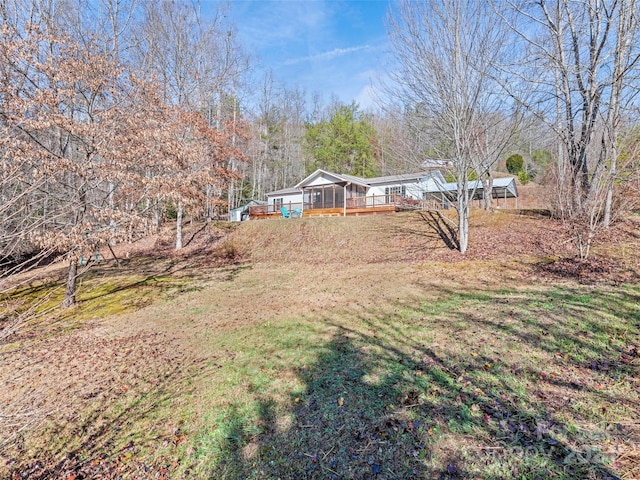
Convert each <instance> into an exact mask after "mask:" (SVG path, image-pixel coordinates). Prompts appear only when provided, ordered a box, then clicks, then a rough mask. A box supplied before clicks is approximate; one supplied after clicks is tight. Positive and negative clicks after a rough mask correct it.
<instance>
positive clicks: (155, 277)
mask: <svg viewBox="0 0 640 480" xmlns="http://www.w3.org/2000/svg"><path fill="white" fill-rule="evenodd" d="M447 225H448V223H447V221H446V220H444V219H441V218H438V217H437V216H431V215H421V214H419V213H417V212H413V213H403V214H397V215H380V216H374V217H347V218H313V219H302V220H283V219H277V220H265V221H260V222H248V223H245V224H242V225H235V226H231V225H226V224H219V225H211V226H209V227H207V228H205V229H202V230H200V231H199V233H198V235H197V236H196V237H195V238H194V240H193V241H192V242H191V243H189V245H188V247H187V248H185V250H184V251H183V252H181V253H179V254H176V253H173V252H172V251H171V241H170V235H169V234H168V235H167V236H166V237H162V238H158V239H156V241H155V242H151V241H148V242H147V243H146V244H145V245H144V246H142V245H139V246H135V245H129V246H127V245H123V246H122V247H121V248H122V249H123V250H122V252H123V257H125V255H124V249H127V250H128V251H129V258H128V259H127V258H123V260H122V266H121V267H117V266H116V265H115V264H114V262H111V261H107V260H104V261H101V263H98V264H95V265H94V266H93V267H92V269H90V270H89V271H88V272H86V273H85V274H84V275H83V277H82V279H81V284H80V295H79V300H80V302H79V304H78V305H77V306H76V307H74V308H73V309H70V310H67V311H64V312H63V311H59V310H56V309H52V302H54V301H55V298H56V297H55V295H57V294H58V293H56V292H60V285H61V281H62V279H63V276H64V275H63V273H64V272H63V270H62V269H57V270H56V268H55V266H49V267H48V269H47V270H43V271H42V272H40V276H39V277H38V278H37V280H35V281H34V283H33V284H31V285H23V286H22V287H20V289H19V290H17V291H14V292H13V293H12V295H10V296H8V297H7V298H4V299H3V302H4V305H12V308H16V309H19V308H24V307H25V306H27V305H28V304H29V302H34V301H35V300H36V299H37V298H39V297H41V296H43V295H45V294H49V293H50V294H51V298H50V299H49V301H48V303H46V304H45V306H44V307H43V309H41V310H38V311H37V313H38V315H37V316H36V317H34V318H33V319H31V320H30V321H28V322H26V323H24V324H23V325H22V328H21V329H20V331H19V332H18V333H16V334H15V335H13V336H11V337H10V338H9V339H8V340H7V341H5V342H4V343H3V344H0V358H1V359H2V361H1V362H0V386H1V387H2V388H0V431H2V432H4V433H5V434H4V435H3V436H1V437H0V478H27V479H48V478H65V479H69V478H77V479H79V478H98V479H100V478H141V479H146V478H196V479H199V478H203V479H206V478H216V479H228V480H234V479H238V478H254V479H275V478H282V479H294V478H318V479H324V478H345V479H369V478H388V479H391V478H443V479H461V478H505V479H519V478H523V477H524V478H536V476H537V477H540V478H551V477H554V478H560V479H566V480H569V479H572V478H616V477H618V478H625V475H626V477H629V478H631V476H632V475H634V472H635V471H637V468H638V467H639V466H640V456H638V454H637V450H633V445H637V444H638V442H639V441H640V429H638V422H639V421H640V411H639V409H638V405H640V398H639V397H638V395H639V394H638V392H640V384H639V383H638V382H639V381H640V380H639V378H640V376H639V375H638V369H639V368H640V350H639V349H638V348H639V347H640V345H639V344H638V341H637V340H638V338H640V317H639V314H638V309H637V305H638V303H640V289H639V287H638V283H639V282H638V273H639V272H640V268H639V267H640V266H639V265H638V259H637V255H636V252H637V251H638V247H639V245H638V241H639V240H638V239H639V238H640V235H638V228H637V224H636V223H634V222H633V221H631V222H630V223H627V224H624V225H620V226H618V227H617V228H616V230H615V231H613V232H611V233H610V234H609V237H610V238H607V239H604V238H603V240H608V241H607V242H606V243H604V244H601V245H600V246H599V247H598V249H597V251H599V252H600V253H603V256H595V257H594V259H593V260H592V261H591V262H587V263H584V262H576V261H575V260H573V258H572V248H571V245H570V243H567V237H565V236H564V235H563V234H562V228H561V225H559V224H557V223H556V222H554V221H552V220H550V219H548V218H546V217H541V216H539V215H535V216H523V215H515V214H514V212H499V213H498V212H496V213H493V214H489V213H484V212H474V215H473V218H472V234H471V247H470V251H469V252H468V254H467V255H466V256H464V257H463V256H461V255H459V254H458V253H457V252H456V251H455V250H454V249H451V248H449V247H448V246H447V242H451V233H450V232H449V230H448V228H447ZM196 231H198V227H197V226H193V227H191V230H190V232H191V233H195V232H196ZM574 267H575V268H574ZM56 289H58V290H56ZM60 293H62V292H60ZM522 452H526V454H523V453H522ZM634 452H635V453H634ZM585 458H587V460H584V459H585ZM576 459H577V460H576Z"/></svg>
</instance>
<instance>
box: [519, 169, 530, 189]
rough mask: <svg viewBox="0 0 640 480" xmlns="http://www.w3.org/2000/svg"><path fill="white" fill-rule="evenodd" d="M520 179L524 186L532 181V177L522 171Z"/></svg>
mask: <svg viewBox="0 0 640 480" xmlns="http://www.w3.org/2000/svg"><path fill="white" fill-rule="evenodd" d="M518 179H520V183H521V184H522V185H526V184H527V183H529V182H530V181H531V175H529V174H528V173H527V172H525V171H524V170H520V171H519V172H518Z"/></svg>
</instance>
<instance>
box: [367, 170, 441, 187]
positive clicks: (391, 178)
mask: <svg viewBox="0 0 640 480" xmlns="http://www.w3.org/2000/svg"><path fill="white" fill-rule="evenodd" d="M433 176H434V173H433V172H417V173H403V174H402V175H387V176H386V177H375V178H367V179H365V181H366V182H367V183H368V184H369V185H377V184H379V183H398V182H405V181H407V180H420V179H421V178H425V177H433Z"/></svg>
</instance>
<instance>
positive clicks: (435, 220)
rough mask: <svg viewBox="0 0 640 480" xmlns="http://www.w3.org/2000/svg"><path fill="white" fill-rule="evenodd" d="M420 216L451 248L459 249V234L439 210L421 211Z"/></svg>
mask: <svg viewBox="0 0 640 480" xmlns="http://www.w3.org/2000/svg"><path fill="white" fill-rule="evenodd" d="M420 216H421V217H422V219H423V220H424V221H425V222H426V224H427V225H428V226H429V229H430V230H431V231H432V232H433V233H435V234H436V235H437V236H438V237H439V238H440V239H441V240H442V241H443V242H444V244H445V245H446V246H447V248H449V249H450V250H459V249H460V242H459V241H458V234H457V232H456V231H455V229H454V228H453V226H452V225H451V224H450V223H449V222H448V221H447V219H446V218H444V217H443V216H442V214H441V213H440V212H439V211H437V210H428V211H425V212H420Z"/></svg>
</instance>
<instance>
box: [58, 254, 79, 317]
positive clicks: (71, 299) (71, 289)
mask: <svg viewBox="0 0 640 480" xmlns="http://www.w3.org/2000/svg"><path fill="white" fill-rule="evenodd" d="M77 278H78V259H77V258H76V257H75V256H73V257H71V259H69V273H68V274H67V287H66V290H65V292H64V301H63V302H62V308H69V307H71V306H73V305H75V303H76V280H77Z"/></svg>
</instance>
